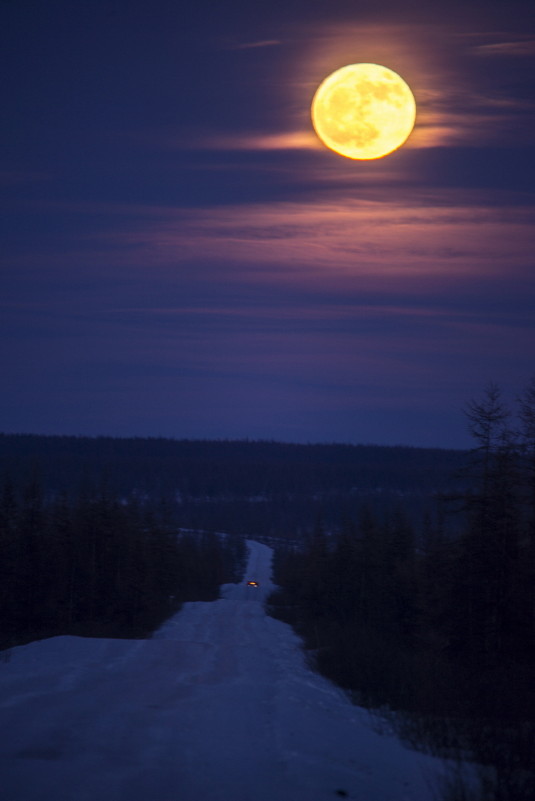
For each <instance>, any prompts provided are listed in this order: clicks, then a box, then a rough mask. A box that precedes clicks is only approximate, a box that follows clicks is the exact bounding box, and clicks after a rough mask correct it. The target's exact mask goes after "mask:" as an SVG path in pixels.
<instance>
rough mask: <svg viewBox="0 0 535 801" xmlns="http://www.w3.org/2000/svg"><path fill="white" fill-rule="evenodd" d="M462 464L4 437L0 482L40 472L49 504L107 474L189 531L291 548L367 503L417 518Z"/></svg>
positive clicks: (189, 444) (261, 446) (439, 452)
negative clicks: (279, 541)
mask: <svg viewBox="0 0 535 801" xmlns="http://www.w3.org/2000/svg"><path fill="white" fill-rule="evenodd" d="M465 463H466V453H465V452H464V451H455V450H444V449H434V448H411V447H406V446H396V447H380V446H374V445H338V444H333V445H328V444H318V445H298V444H290V443H280V442H269V441H249V440H241V441H240V440H238V441H232V440H173V439H164V438H114V437H94V438H92V437H69V436H48V437H46V436H36V435H30V434H18V435H17V434H0V476H1V475H2V474H3V472H4V471H6V470H7V471H9V474H10V475H11V476H12V479H13V481H14V482H15V483H17V484H19V485H20V484H21V483H23V482H25V481H27V477H28V475H29V473H30V472H31V471H32V469H34V468H37V469H38V470H39V474H40V477H41V483H42V488H43V493H44V494H45V496H46V497H47V498H50V497H54V496H57V495H58V493H60V492H63V493H67V494H68V495H69V496H73V495H75V494H76V493H77V491H78V487H79V486H80V484H82V483H87V482H92V483H95V482H98V481H100V479H101V476H103V475H104V476H106V477H107V483H108V486H109V487H110V490H111V491H113V493H114V494H116V495H118V496H119V497H121V498H127V499H134V498H137V499H138V500H140V501H142V502H143V501H144V499H146V498H150V499H151V501H157V500H158V499H160V500H161V502H162V503H163V504H165V506H166V508H167V510H168V513H169V514H170V515H171V516H172V518H173V520H174V522H175V523H176V524H177V525H181V526H184V527H185V528H197V529H203V530H212V531H227V532H234V533H236V534H248V533H250V532H254V533H255V535H258V536H275V537H283V538H289V539H293V538H296V537H299V536H300V534H301V532H302V531H303V530H305V529H307V528H310V527H311V526H312V525H313V523H314V520H315V518H316V517H317V515H318V514H321V515H322V517H323V519H324V520H325V523H326V525H327V526H330V525H331V524H333V525H334V524H335V523H336V522H337V521H338V519H339V517H340V514H342V513H344V514H347V515H355V514H356V512H357V510H358V508H359V506H360V505H361V503H362V500H363V498H365V499H366V500H367V501H368V503H369V504H370V505H371V506H372V507H373V508H375V509H383V508H384V507H385V506H387V505H388V506H390V507H392V508H393V507H394V506H395V504H396V501H397V499H398V498H399V497H400V496H402V497H403V499H404V506H405V508H406V510H407V513H408V514H409V515H410V516H411V517H412V518H413V519H419V518H421V516H422V514H424V512H425V511H426V510H428V509H430V508H434V498H435V496H436V494H437V493H444V492H451V491H452V490H453V489H455V488H457V487H458V486H459V485H460V483H461V482H462V479H460V478H455V479H453V478H452V476H454V475H455V474H457V475H458V473H459V470H460V468H461V467H462V466H464V465H465Z"/></svg>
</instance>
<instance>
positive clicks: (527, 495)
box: [268, 381, 535, 801]
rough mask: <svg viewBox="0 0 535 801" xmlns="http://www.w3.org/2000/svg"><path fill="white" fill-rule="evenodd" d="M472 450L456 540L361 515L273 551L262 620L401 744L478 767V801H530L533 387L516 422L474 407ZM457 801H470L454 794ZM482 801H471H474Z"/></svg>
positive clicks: (438, 531) (534, 787)
mask: <svg viewBox="0 0 535 801" xmlns="http://www.w3.org/2000/svg"><path fill="white" fill-rule="evenodd" d="M466 413H467V418H468V422H469V425H470V430H471V432H472V435H473V437H474V441H475V446H474V449H473V450H472V452H471V454H470V459H469V462H468V467H467V473H468V474H467V489H466V490H465V492H464V493H463V494H462V495H460V496H458V497H457V498H452V499H451V514H454V515H455V516H456V517H460V518H461V520H462V526H461V527H460V528H459V533H458V534H457V535H455V536H452V535H451V533H447V532H446V531H445V530H444V529H443V528H441V527H440V526H437V525H435V524H433V523H432V521H430V520H428V522H427V525H426V526H425V529H424V531H423V533H422V535H421V536H418V535H417V532H415V530H414V528H413V526H411V524H410V523H409V521H408V519H407V517H406V515H404V514H403V511H402V509H401V508H400V509H399V510H398V511H397V512H396V513H394V514H387V515H382V516H377V515H375V514H372V513H371V512H370V510H369V508H367V507H366V505H364V506H363V507H362V509H361V511H360V514H359V515H358V517H357V518H356V519H347V520H346V521H345V522H344V524H343V525H342V526H341V528H340V529H339V530H338V531H337V532H335V533H332V532H331V533H328V532H326V531H325V528H324V526H323V524H322V521H321V520H318V522H317V525H316V527H315V529H314V530H313V531H312V532H311V533H310V535H309V537H308V541H307V543H306V546H305V547H301V548H285V549H279V550H278V553H277V559H276V565H275V568H276V569H275V581H276V583H277V584H278V585H279V586H280V590H278V591H277V592H275V593H274V594H273V595H272V596H271V598H270V599H269V607H268V608H269V611H270V613H271V614H272V615H273V616H275V617H278V618H279V619H282V620H284V621H286V622H289V623H291V624H292V625H293V626H294V628H295V629H296V631H297V632H298V633H299V634H300V636H301V637H302V638H303V639H304V642H305V648H306V649H307V653H308V658H309V660H310V662H311V664H312V665H313V666H314V667H315V668H316V669H318V670H319V671H320V672H322V673H323V674H324V675H326V676H327V677H329V678H330V679H332V680H333V681H335V682H336V683H338V684H339V685H341V686H342V687H344V688H345V689H346V690H348V692H350V693H351V695H352V697H353V698H354V699H355V701H356V702H357V703H359V704H362V705H365V706H368V707H370V708H375V709H380V710H382V712H383V713H385V712H387V713H390V714H391V716H392V720H393V721H395V725H396V726H397V728H398V731H399V733H400V734H401V736H403V737H405V738H407V739H408V740H409V741H410V742H411V743H412V744H414V745H416V746H418V747H426V748H429V749H431V750H432V751H433V752H435V753H439V754H441V755H443V756H452V755H455V753H457V754H459V755H462V754H463V753H464V754H466V753H469V754H471V756H472V757H473V758H474V759H475V760H477V761H478V762H479V763H481V764H482V765H486V766H487V772H486V773H485V774H484V785H483V787H484V794H483V796H482V797H483V798H484V799H492V801H528V799H532V798H533V797H535V783H534V781H535V774H534V772H533V766H534V765H535V749H534V738H535V682H534V681H533V679H534V668H535V652H534V647H533V645H534V642H535V639H534V635H535V614H534V612H535V606H534V601H535V599H534V594H533V587H534V579H535V536H534V535H535V381H534V382H532V383H531V385H530V386H529V387H528V390H527V391H526V393H525V395H524V396H523V398H522V399H521V400H520V402H519V410H518V419H517V420H513V419H512V416H511V412H510V410H509V409H508V407H507V406H506V404H505V403H504V402H503V400H502V396H501V393H500V390H499V388H498V387H497V386H495V385H490V386H489V387H488V388H487V391H486V393H485V395H484V397H483V399H482V400H481V401H478V402H475V401H474V402H471V403H469V404H468V406H467V409H466ZM451 789H452V792H451V798H452V799H467V798H472V797H473V796H470V795H469V794H468V793H467V790H466V788H464V787H458V788H451ZM478 797H479V796H478Z"/></svg>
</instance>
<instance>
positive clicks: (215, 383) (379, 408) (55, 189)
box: [0, 0, 535, 448]
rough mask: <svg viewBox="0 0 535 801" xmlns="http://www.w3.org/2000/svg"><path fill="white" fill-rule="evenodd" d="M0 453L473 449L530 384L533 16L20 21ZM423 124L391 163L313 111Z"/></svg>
mask: <svg viewBox="0 0 535 801" xmlns="http://www.w3.org/2000/svg"><path fill="white" fill-rule="evenodd" d="M0 14H1V18H0V19H1V23H0V37H1V47H0V59H1V76H2V78H1V84H2V98H1V109H2V118H3V125H2V132H3V134H2V138H3V147H2V155H1V159H2V161H1V165H0V179H1V182H2V190H3V191H2V240H3V247H2V267H1V281H0V305H1V330H2V334H1V342H2V359H1V372H2V393H1V409H0V411H1V414H0V430H2V431H4V432H25V433H39V434H83V435H99V434H104V435H108V434H109V435H117V436H171V437H179V438H182V437H188V438H245V437H248V438H251V439H276V440H283V441H294V442H350V443H377V444H386V445H395V444H408V445H416V446H440V447H454V448H456V447H465V446H467V445H469V443H470V439H469V436H468V433H467V425H466V420H465V419H464V416H463V413H462V409H463V406H465V404H466V402H467V401H469V400H470V399H471V398H479V397H481V396H482V394H483V391H484V388H485V386H486V385H487V384H488V383H489V381H494V382H496V383H498V384H500V385H501V386H502V388H503V390H504V392H505V393H506V397H510V398H511V399H513V398H514V397H515V395H517V394H518V393H520V392H521V391H522V389H523V387H524V386H525V385H526V384H527V383H528V381H529V379H530V378H531V376H532V375H533V374H534V373H535V364H534V359H533V355H534V351H535V255H534V240H535V236H534V228H533V223H534V219H535V213H534V212H535V89H534V83H535V10H534V8H533V2H532V0H524V1H519V0H512V2H507V3H505V2H504V0H499V1H498V2H497V1H496V0H486V1H485V2H481V3H479V2H470V0H465V2H461V3H456V2H448V3H445V2H435V0H419V2H407V3H404V2H392V0H386V2H382V3H378V2H359V0H351V1H349V0H346V1H345V2H344V1H342V0H324V1H323V2H314V0H283V2H278V0H271V2H262V3H255V2H253V1H252V0H248V1H247V2H240V0H227V1H225V0H219V2H216V0H211V2H207V1H206V0H191V2H190V3H187V2H184V0H173V1H172V2H171V1H170V0H151V2H148V0H143V1H141V0H118V1H117V2H114V0H91V1H90V2H89V1H88V2H86V1H85V0H46V2H45V1H38V0H32V1H30V0H12V1H10V0H1V2H0ZM356 62H375V63H379V64H383V65H385V66H387V67H389V68H391V69H393V70H395V71H396V72H398V73H399V74H400V75H401V76H402V77H403V78H404V80H405V81H406V82H407V83H408V84H409V86H410V87H411V88H412V91H413V93H414V95H415V98H416V102H417V108H418V113H417V121H416V127H415V129H414V131H413V133H412V135H411V136H410V138H409V140H408V141H407V143H406V144H405V145H404V146H403V147H402V148H400V149H399V150H397V151H395V152H394V153H392V154H391V155H389V156H387V157H385V158H384V159H378V160H375V161H367V162H366V161H354V160H351V159H346V158H343V157H341V156H339V155H336V154H334V153H333V152H331V151H329V150H327V149H326V148H325V147H324V146H323V145H321V144H320V143H319V141H318V140H317V138H316V136H315V134H314V132H313V130H312V128H311V123H310V103H311V100H312V97H313V95H314V92H315V90H316V88H317V86H318V84H319V83H320V82H321V81H322V80H323V78H325V77H326V76H327V75H328V74H329V73H331V72H332V71H334V70H335V69H338V68H339V67H342V66H344V65H345V64H351V63H356Z"/></svg>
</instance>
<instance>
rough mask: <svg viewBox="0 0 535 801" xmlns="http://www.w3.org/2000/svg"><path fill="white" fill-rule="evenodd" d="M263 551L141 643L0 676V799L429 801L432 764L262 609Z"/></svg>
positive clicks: (59, 642) (40, 650)
mask: <svg viewBox="0 0 535 801" xmlns="http://www.w3.org/2000/svg"><path fill="white" fill-rule="evenodd" d="M271 555H272V552H271V550H270V549H269V548H267V547H266V546H265V545H261V544H260V543H257V542H250V543H249V565H248V570H247V575H246V578H247V579H255V580H257V581H259V582H260V588H259V589H256V588H254V587H247V586H246V585H245V584H229V585H226V586H225V587H224V588H223V598H222V599H221V600H219V601H215V602H212V603H190V604H186V605H185V607H184V609H183V610H182V611H181V612H179V613H178V614H177V615H176V616H175V617H174V618H172V619H171V620H170V621H168V622H167V623H166V624H165V625H164V626H163V627H162V629H161V630H160V631H159V632H158V633H157V634H156V635H155V637H154V638H153V639H151V640H109V639H108V640H105V639H84V638H80V637H53V638H51V639H48V640H42V641H40V642H35V643H31V644H30V645H26V646H21V647H19V648H14V649H13V650H12V652H11V659H10V661H9V662H6V663H0V731H1V732H2V737H1V742H0V786H1V790H0V795H1V797H2V799H3V801H152V800H153V799H155V800H156V799H157V801H329V799H331V800H332V799H336V798H343V797H347V798H352V799H360V801H431V800H432V799H434V798H435V797H436V792H437V781H436V779H437V776H438V775H440V773H441V772H442V770H443V763H441V762H440V761H439V760H435V759H433V758H431V757H427V756H424V755H422V754H418V753H415V752H413V751H410V750H408V749H406V748H405V747H404V746H403V745H401V744H400V743H399V742H398V740H397V739H396V738H395V737H393V736H390V735H388V734H379V733H377V732H376V731H374V730H373V728H372V726H371V723H370V719H369V717H368V715H367V713H366V712H365V711H364V710H361V709H359V708H357V707H354V706H352V705H351V704H350V703H349V702H348V701H347V700H346V698H345V697H344V695H343V694H342V693H341V692H340V691H339V690H338V689H336V688H335V687H334V686H333V685H331V684H330V683H329V682H327V681H326V680H324V679H322V678H321V677H319V676H316V675H315V674H313V673H312V672H310V670H308V669H307V667H306V665H305V663H304V661H303V657H302V654H301V652H300V650H299V641H298V640H297V638H296V637H295V635H294V634H293V632H292V630H291V629H290V627H289V626H287V625H285V624H283V623H281V622H280V621H277V620H273V619H272V618H269V617H267V616H266V615H265V613H264V608H263V601H264V599H265V597H266V595H267V593H268V592H269V590H270V589H271V588H272V585H271V583H270V572H271V568H270V565H271Z"/></svg>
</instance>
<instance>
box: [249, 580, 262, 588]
mask: <svg viewBox="0 0 535 801" xmlns="http://www.w3.org/2000/svg"><path fill="white" fill-rule="evenodd" d="M247 586H248V587H259V586H260V585H259V583H258V581H248V582H247Z"/></svg>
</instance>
